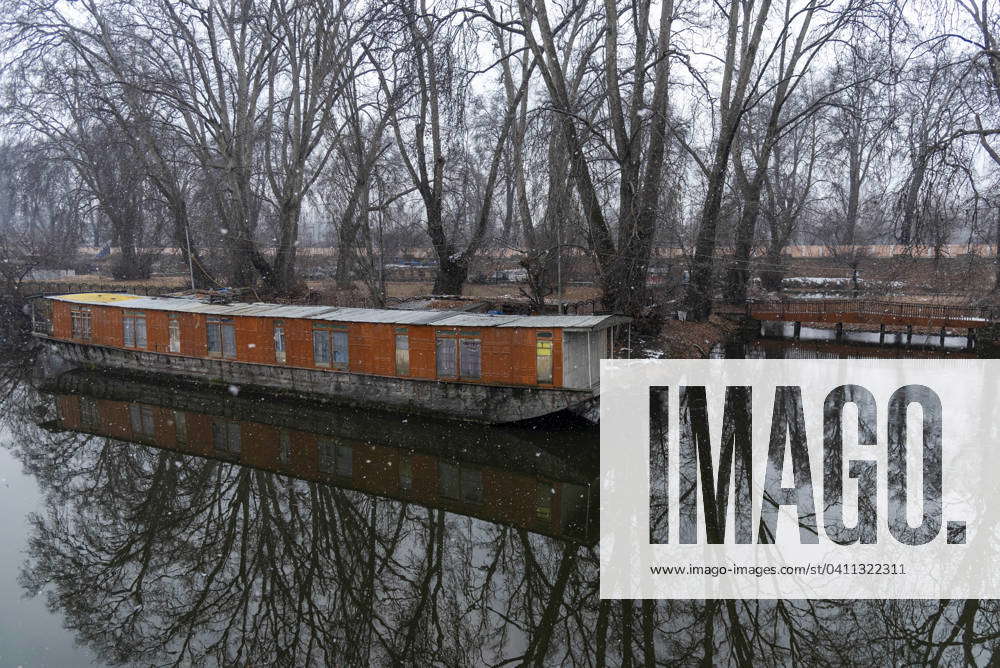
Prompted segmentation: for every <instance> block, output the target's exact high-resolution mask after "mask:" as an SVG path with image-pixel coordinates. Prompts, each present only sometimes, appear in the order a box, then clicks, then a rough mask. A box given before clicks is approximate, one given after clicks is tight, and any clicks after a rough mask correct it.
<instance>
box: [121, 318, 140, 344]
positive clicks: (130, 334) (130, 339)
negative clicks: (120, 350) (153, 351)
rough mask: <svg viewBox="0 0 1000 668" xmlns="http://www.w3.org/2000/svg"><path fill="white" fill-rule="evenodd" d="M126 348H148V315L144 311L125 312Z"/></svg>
mask: <svg viewBox="0 0 1000 668" xmlns="http://www.w3.org/2000/svg"><path fill="white" fill-rule="evenodd" d="M122 327H123V329H124V336H123V338H124V342H125V347H126V348H145V347H146V314H145V312H143V311H125V315H124V317H123V318H122Z"/></svg>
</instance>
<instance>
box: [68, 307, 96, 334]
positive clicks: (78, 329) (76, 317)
mask: <svg viewBox="0 0 1000 668" xmlns="http://www.w3.org/2000/svg"><path fill="white" fill-rule="evenodd" d="M90 315H91V314H90V308H88V307H86V306H72V307H70V309H69V316H70V321H71V324H72V327H73V338H74V339H80V340H81V341H90V332H91V329H90V322H91V318H90Z"/></svg>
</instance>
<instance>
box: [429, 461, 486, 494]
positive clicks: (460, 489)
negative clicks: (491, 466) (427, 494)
mask: <svg viewBox="0 0 1000 668" xmlns="http://www.w3.org/2000/svg"><path fill="white" fill-rule="evenodd" d="M438 491H439V492H440V493H441V496H442V497H444V498H446V499H455V500H456V501H465V502H467V503H482V501H483V474H482V471H480V470H479V469H475V468H471V467H468V466H462V465H461V464H457V463H456V464H453V463H450V462H438Z"/></svg>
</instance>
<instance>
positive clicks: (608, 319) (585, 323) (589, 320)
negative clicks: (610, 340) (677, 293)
mask: <svg viewBox="0 0 1000 668" xmlns="http://www.w3.org/2000/svg"><path fill="white" fill-rule="evenodd" d="M627 321H628V318H625V317H623V316H620V315H523V316H520V319H519V320H518V321H517V322H516V323H510V324H503V325H500V326H501V327H556V328H570V329H592V328H594V327H597V326H598V325H604V326H608V325H615V324H618V323H621V322H627Z"/></svg>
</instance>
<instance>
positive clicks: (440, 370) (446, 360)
mask: <svg viewBox="0 0 1000 668" xmlns="http://www.w3.org/2000/svg"><path fill="white" fill-rule="evenodd" d="M478 336H479V332H461V333H458V332H453V331H439V332H438V333H437V341H436V344H435V352H436V360H437V362H436V364H437V375H438V378H464V379H470V380H477V379H479V377H480V376H481V374H482V361H481V359H482V355H481V353H482V343H481V341H480V340H479V338H478Z"/></svg>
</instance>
